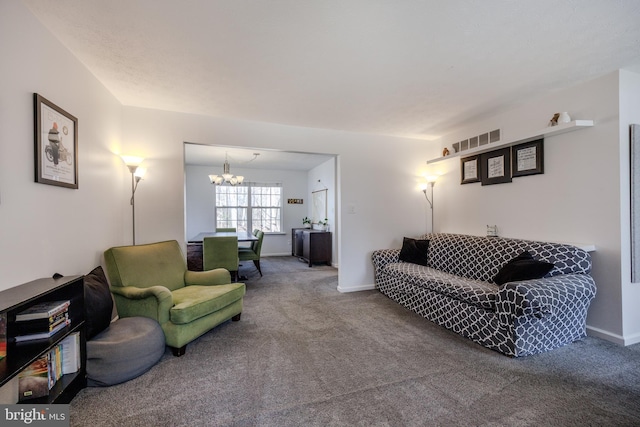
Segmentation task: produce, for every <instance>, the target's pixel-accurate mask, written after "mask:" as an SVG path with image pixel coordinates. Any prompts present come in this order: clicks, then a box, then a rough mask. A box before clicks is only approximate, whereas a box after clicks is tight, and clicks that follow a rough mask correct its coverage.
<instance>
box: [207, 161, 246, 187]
mask: <svg viewBox="0 0 640 427" xmlns="http://www.w3.org/2000/svg"><path fill="white" fill-rule="evenodd" d="M224 157H225V158H224V165H223V167H222V175H209V180H210V181H211V183H212V184H215V185H222V184H224V183H227V184H230V185H239V184H242V182H243V181H244V176H242V175H238V176H234V175H233V174H232V173H231V172H229V160H228V158H227V155H226V154H225V156H224Z"/></svg>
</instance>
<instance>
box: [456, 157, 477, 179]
mask: <svg viewBox="0 0 640 427" xmlns="http://www.w3.org/2000/svg"><path fill="white" fill-rule="evenodd" d="M472 182H480V158H479V157H478V156H477V155H475V156H467V157H463V158H461V159H460V184H471V183H472Z"/></svg>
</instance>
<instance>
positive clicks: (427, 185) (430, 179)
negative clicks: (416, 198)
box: [420, 175, 438, 233]
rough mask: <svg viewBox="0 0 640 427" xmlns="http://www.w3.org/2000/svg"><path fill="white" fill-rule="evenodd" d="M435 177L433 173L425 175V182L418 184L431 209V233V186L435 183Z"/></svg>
mask: <svg viewBox="0 0 640 427" xmlns="http://www.w3.org/2000/svg"><path fill="white" fill-rule="evenodd" d="M437 179H438V177H437V176H435V175H433V176H427V182H426V183H424V184H422V185H421V186H420V187H421V190H422V192H423V193H424V197H425V198H426V199H427V202H429V209H431V233H433V186H434V185H436V180H437ZM427 190H430V191H429V192H430V193H431V198H429V195H428V194H427Z"/></svg>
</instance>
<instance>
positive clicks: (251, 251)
mask: <svg viewBox="0 0 640 427" xmlns="http://www.w3.org/2000/svg"><path fill="white" fill-rule="evenodd" d="M254 234H255V236H256V237H257V238H258V240H256V241H253V242H251V246H250V247H248V248H238V257H239V258H240V261H253V264H254V265H255V266H256V268H257V269H258V273H260V277H262V270H261V269H260V251H261V250H262V239H263V238H264V232H263V231H260V230H255V231H254Z"/></svg>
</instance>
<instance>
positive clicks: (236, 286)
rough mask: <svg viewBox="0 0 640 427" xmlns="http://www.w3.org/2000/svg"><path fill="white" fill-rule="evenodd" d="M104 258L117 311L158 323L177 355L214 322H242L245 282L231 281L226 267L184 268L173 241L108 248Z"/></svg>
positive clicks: (122, 314) (176, 244)
mask: <svg viewBox="0 0 640 427" xmlns="http://www.w3.org/2000/svg"><path fill="white" fill-rule="evenodd" d="M104 258H105V266H106V270H107V271H106V272H107V276H108V277H109V280H110V282H111V287H110V289H111V293H112V294H113V296H114V300H115V302H116V307H117V309H118V315H119V316H120V317H131V316H145V317H149V318H151V319H155V320H156V321H158V323H160V326H161V327H162V330H163V332H164V335H165V339H166V343H167V345H168V346H169V347H171V349H172V351H173V354H174V355H176V356H181V355H183V354H184V352H185V349H186V346H187V343H189V342H191V341H193V340H194V339H196V338H197V337H199V336H200V335H202V334H204V333H205V332H207V331H209V330H210V329H212V328H214V327H215V326H217V325H219V324H221V323H223V322H225V321H227V320H229V319H232V320H234V321H237V320H240V314H241V313H242V298H243V297H244V294H245V285H244V283H231V275H230V274H229V272H228V271H227V270H224V269H217V270H210V271H189V270H187V265H186V262H185V259H184V256H183V254H182V250H181V249H180V246H179V245H178V242H177V241H175V240H170V241H166V242H158V243H151V244H147V245H138V246H119V247H114V248H110V249H107V250H106V251H105V252H104Z"/></svg>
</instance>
